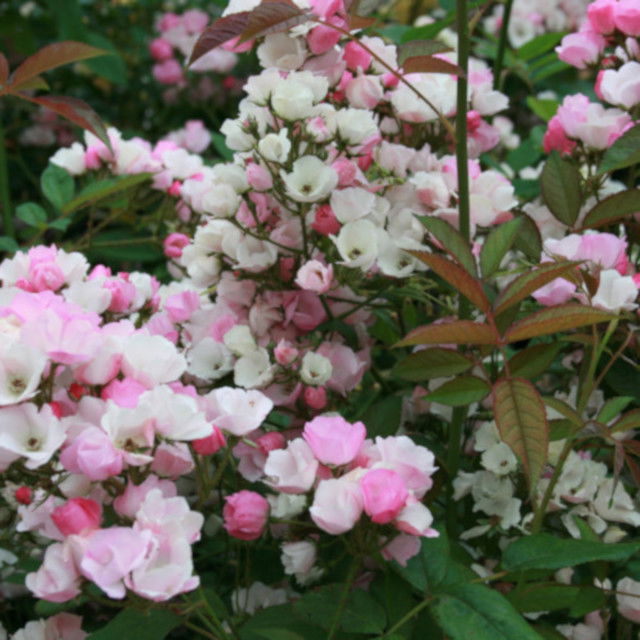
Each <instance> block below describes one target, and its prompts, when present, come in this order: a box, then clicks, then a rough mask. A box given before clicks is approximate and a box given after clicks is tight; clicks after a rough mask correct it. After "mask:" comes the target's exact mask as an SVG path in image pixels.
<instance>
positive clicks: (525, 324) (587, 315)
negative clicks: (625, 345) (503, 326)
mask: <svg viewBox="0 0 640 640" xmlns="http://www.w3.org/2000/svg"><path fill="white" fill-rule="evenodd" d="M615 317H616V316H615V315H614V314H612V313H609V312H607V311H602V310H600V309H595V308H594V307H584V306H582V305H580V304H562V305H558V306H556V307H548V308H547V309H542V310H540V311H536V312H535V313H532V314H531V315H530V316H527V317H526V318H523V319H522V320H520V321H519V322H516V323H515V324H513V325H511V327H510V328H509V329H508V330H507V332H506V333H505V336H504V337H505V340H506V341H507V342H518V341H519V340H526V339H527V338H535V337H536V336H546V335H549V334H550V333H559V332H560V331H569V330H570V329H577V328H578V327H584V326H586V325H590V324H597V323H598V322H608V321H609V320H613V319H614V318H615Z"/></svg>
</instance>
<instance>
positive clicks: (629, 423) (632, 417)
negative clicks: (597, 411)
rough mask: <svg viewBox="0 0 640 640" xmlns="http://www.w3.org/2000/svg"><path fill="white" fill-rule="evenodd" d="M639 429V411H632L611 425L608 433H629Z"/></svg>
mask: <svg viewBox="0 0 640 640" xmlns="http://www.w3.org/2000/svg"><path fill="white" fill-rule="evenodd" d="M638 427H640V409H632V410H631V411H627V413H625V414H623V415H622V416H620V418H618V420H617V421H616V422H615V423H614V424H612V425H611V429H609V433H620V432H622V431H630V430H631V429H637V428H638Z"/></svg>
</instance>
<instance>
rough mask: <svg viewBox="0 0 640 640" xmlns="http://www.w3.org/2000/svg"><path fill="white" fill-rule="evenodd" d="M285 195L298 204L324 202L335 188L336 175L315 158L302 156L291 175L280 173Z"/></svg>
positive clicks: (336, 182) (294, 165)
mask: <svg viewBox="0 0 640 640" xmlns="http://www.w3.org/2000/svg"><path fill="white" fill-rule="evenodd" d="M281 175H282V179H283V181H284V184H285V186H286V188H287V195H288V196H289V197H290V198H292V199H293V200H297V201H298V202H318V201H319V200H324V199H325V198H326V197H327V196H328V195H329V194H330V193H331V192H332V191H333V190H334V189H335V188H336V186H337V184H338V174H337V173H336V171H335V169H332V168H331V167H328V166H327V165H326V164H325V163H324V162H322V160H320V158H317V157H316V156H303V157H302V158H298V160H296V161H295V162H294V163H293V169H292V171H291V173H285V172H284V171H283V172H282V173H281Z"/></svg>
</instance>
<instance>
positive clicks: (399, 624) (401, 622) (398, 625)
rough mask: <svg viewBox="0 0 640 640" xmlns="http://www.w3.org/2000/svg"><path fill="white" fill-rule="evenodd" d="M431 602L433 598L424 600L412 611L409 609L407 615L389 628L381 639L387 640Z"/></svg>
mask: <svg viewBox="0 0 640 640" xmlns="http://www.w3.org/2000/svg"><path fill="white" fill-rule="evenodd" d="M432 602H433V598H425V599H424V600H423V601H422V602H421V603H420V604H418V605H416V606H415V607H413V609H411V611H409V613H407V614H406V615H405V616H403V617H402V618H400V620H398V622H396V623H395V624H394V625H393V626H392V627H391V629H389V631H387V632H386V633H385V634H384V636H382V637H383V638H388V637H389V636H391V635H393V634H394V633H395V632H396V631H398V630H399V629H401V628H402V627H404V625H405V624H407V622H409V620H411V618H413V617H414V616H416V615H418V614H419V613H420V612H421V611H422V610H423V609H424V608H425V607H428V606H429V605H430V604H431V603H432Z"/></svg>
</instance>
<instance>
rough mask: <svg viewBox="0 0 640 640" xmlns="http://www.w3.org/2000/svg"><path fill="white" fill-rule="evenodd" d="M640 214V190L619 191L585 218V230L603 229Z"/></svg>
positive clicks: (599, 203) (601, 201)
mask: <svg viewBox="0 0 640 640" xmlns="http://www.w3.org/2000/svg"><path fill="white" fill-rule="evenodd" d="M638 212H640V189H628V190H627V191H619V192H618V193H614V194H613V195H611V196H608V197H607V198H603V199H602V200H600V202H598V203H597V204H596V205H595V206H594V207H593V208H592V209H591V210H590V211H589V213H587V215H586V216H585V218H584V222H583V223H582V228H583V229H588V228H589V227H592V228H593V227H602V226H604V225H607V224H611V223H613V222H615V221H616V220H620V219H621V218H627V217H630V216H632V215H633V214H634V213H638Z"/></svg>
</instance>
